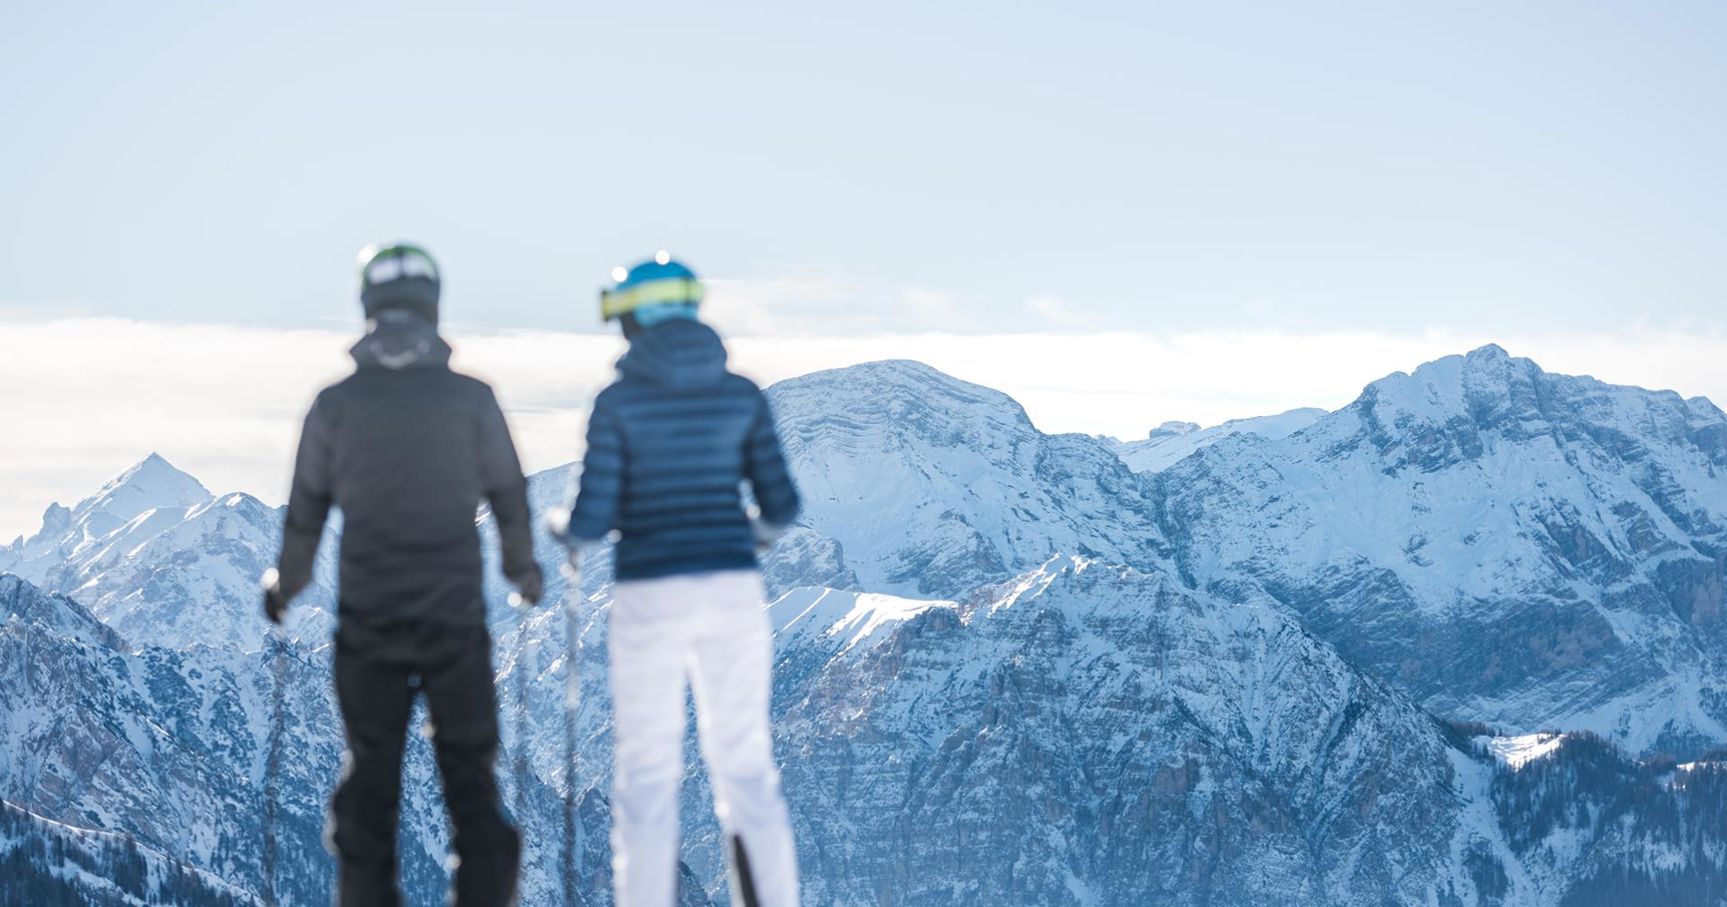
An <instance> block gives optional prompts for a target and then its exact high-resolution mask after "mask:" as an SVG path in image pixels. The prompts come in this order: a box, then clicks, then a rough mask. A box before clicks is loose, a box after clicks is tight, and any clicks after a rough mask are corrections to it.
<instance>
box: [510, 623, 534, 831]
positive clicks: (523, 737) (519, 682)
mask: <svg viewBox="0 0 1727 907" xmlns="http://www.w3.org/2000/svg"><path fill="white" fill-rule="evenodd" d="M510 604H511V605H513V606H515V608H516V615H517V616H518V617H519V618H521V619H520V620H519V621H517V623H516V826H517V830H518V831H526V825H527V821H528V782H529V780H530V779H531V778H532V777H533V762H532V760H531V759H529V758H528V733H529V728H530V726H531V725H530V722H529V718H528V711H529V710H528V695H529V691H528V675H529V673H531V672H532V671H533V666H534V664H536V663H537V662H538V661H539V649H540V645H539V641H538V639H537V638H536V637H534V636H533V635H532V634H531V633H529V632H528V620H527V617H528V607H529V606H528V605H527V603H526V602H524V601H523V600H522V597H521V595H519V594H516V593H512V594H511V595H510ZM525 840H526V836H525V835H524V843H525Z"/></svg>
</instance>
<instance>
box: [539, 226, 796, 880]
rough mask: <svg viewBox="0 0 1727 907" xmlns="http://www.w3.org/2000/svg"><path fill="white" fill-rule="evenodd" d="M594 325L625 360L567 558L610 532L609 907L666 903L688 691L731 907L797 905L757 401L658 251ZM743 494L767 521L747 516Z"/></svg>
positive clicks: (766, 432)
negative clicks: (771, 706)
mask: <svg viewBox="0 0 1727 907" xmlns="http://www.w3.org/2000/svg"><path fill="white" fill-rule="evenodd" d="M612 276H613V278H614V279H615V281H616V282H615V285H614V286H613V287H612V288H611V289H609V290H606V291H603V292H602V293H601V313H602V315H603V317H604V318H605V319H606V320H608V321H612V320H615V321H618V322H619V323H620V324H621V325H622V327H623V331H624V336H625V337H627V338H628V339H629V342H630V348H629V352H628V353H627V354H625V355H624V357H623V358H622V359H620V360H619V361H618V379H617V380H616V381H615V382H613V383H612V384H611V386H609V387H607V388H606V389H605V390H604V391H602V392H601V393H600V395H599V396H598V397H597V398H596V399H595V401H594V408H593V414H592V415H591V416H590V417H589V420H588V449H587V453H586V455H585V457H584V458H583V461H582V473H581V480H580V482H579V485H578V488H577V494H576V499H575V502H574V504H573V505H571V507H570V509H569V512H568V514H567V524H565V523H564V519H563V518H554V526H553V531H554V533H555V534H557V535H558V536H559V537H561V538H562V539H563V540H564V541H565V544H566V545H568V546H570V548H571V558H572V561H571V562H572V564H574V563H575V559H576V555H577V553H578V552H579V550H580V546H581V545H582V543H591V542H598V541H600V540H602V539H604V538H606V537H607V536H609V535H611V534H612V533H613V532H614V531H615V532H616V533H617V536H616V538H617V546H616V549H615V553H614V554H615V557H614V560H615V564H616V580H617V584H616V588H615V590H614V592H613V597H612V610H611V618H610V621H611V622H610V637H611V662H610V670H609V674H610V680H611V688H612V698H613V709H614V713H615V726H614V736H615V741H616V753H615V760H616V764H615V772H614V780H613V794H612V860H613V876H614V885H615V889H616V901H617V904H618V907H670V905H671V904H672V901H673V897H674V893H675V882H676V878H677V863H678V790H679V787H680V784H681V781H682V777H683V737H684V690H685V685H686V683H687V684H688V686H689V689H690V690H691V692H692V693H693V695H694V697H695V703H696V712H697V721H696V727H697V733H698V736H699V738H700V741H701V750H702V758H703V759H704V760H705V761H706V763H707V767H708V775H709V778H710V779H711V781H712V784H713V790H714V812H715V815H716V816H717V817H718V818H719V821H720V826H721V828H722V829H723V830H724V832H725V834H726V837H727V841H728V847H727V856H728V857H729V858H730V860H731V862H732V874H731V877H732V886H733V892H732V893H733V898H732V902H733V903H734V904H738V905H750V907H754V905H758V904H759V905H762V907H794V905H796V904H797V900H798V878H797V857H796V853H795V851H794V848H793V845H792V836H791V828H790V823H789V821H788V818H787V814H786V806H785V800H784V798H783V796H782V794H781V791H780V776H779V769H778V768H777V766H776V765H775V763H774V759H773V750H772V742H773V741H772V735H771V733H770V729H769V718H768V698H769V691H770V688H771V683H770V677H769V668H770V665H771V659H772V639H771V635H770V631H769V627H768V621H767V615H766V613H765V612H764V610H763V590H762V581H761V574H760V570H759V568H758V565H757V562H756V552H757V550H758V548H760V547H762V546H765V545H767V544H770V543H771V542H772V540H773V539H774V538H775V537H777V536H778V534H779V533H781V532H783V531H784V530H785V528H786V527H787V526H788V525H789V524H790V523H791V521H792V520H793V519H794V518H796V516H797V514H798V496H797V490H796V489H795V488H794V487H793V485H792V481H791V477H790V475H789V474H788V472H787V470H786V464H785V459H784V457H783V456H782V455H781V452H780V442H779V437H778V435H777V434H776V432H775V430H774V419H773V414H772V413H771V412H770V411H769V409H768V403H767V399H766V397H764V396H763V394H762V392H761V390H760V389H759V388H757V387H756V385H755V384H754V383H753V382H751V381H750V380H749V379H748V378H744V377H742V376H739V375H735V374H732V373H731V372H728V371H727V370H726V349H725V346H724V345H723V344H722V343H721V342H720V338H719V335H717V334H715V333H714V331H713V329H712V328H709V327H708V326H707V325H705V324H702V323H701V322H700V321H698V320H697V319H696V310H697V306H698V305H699V304H700V303H701V299H702V286H701V283H700V282H699V281H698V280H697V279H696V275H695V274H694V273H693V272H692V271H690V269H689V268H686V267H684V266H683V265H681V264H679V263H678V262H676V261H673V260H672V259H671V257H670V256H669V255H667V254H666V253H664V252H661V253H659V254H658V255H656V256H655V257H654V258H653V259H652V260H650V261H645V262H642V263H641V264H638V265H636V266H635V267H633V268H629V269H627V270H626V269H623V268H619V269H617V270H615V271H614V272H613V275H612ZM746 481H747V482H748V483H749V486H750V489H751V491H752V493H753V495H754V497H755V501H756V505H757V507H758V508H759V515H756V516H752V515H750V514H749V513H748V512H746V510H745V506H744V500H743V495H742V491H741V487H742V485H743V483H744V482H746Z"/></svg>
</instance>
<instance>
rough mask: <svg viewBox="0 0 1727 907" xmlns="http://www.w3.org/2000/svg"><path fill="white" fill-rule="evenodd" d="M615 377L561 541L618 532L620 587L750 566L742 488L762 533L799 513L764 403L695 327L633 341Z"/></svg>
mask: <svg viewBox="0 0 1727 907" xmlns="http://www.w3.org/2000/svg"><path fill="white" fill-rule="evenodd" d="M618 373H619V377H618V380H617V381H615V382H613V383H612V384H611V386H610V387H607V388H606V389H605V390H604V391H601V392H600V395H599V397H597V398H596V399H595V400H594V411H593V415H592V416H591V417H590V418H589V420H588V451H587V455H586V456H585V457H584V458H583V460H582V478H581V483H580V485H579V487H578V490H577V494H576V502H575V505H574V506H573V507H572V508H571V513H570V528H569V535H570V536H571V537H572V538H574V539H582V540H589V541H593V540H598V539H601V538H604V537H605V536H607V535H608V534H609V533H611V531H612V530H614V529H616V530H617V531H618V533H619V537H618V544H617V556H616V570H617V578H618V579H619V580H632V579H650V578H654V577H661V576H672V575H676V574H686V573H705V572H709V571H714V570H738V569H749V568H753V567H755V566H757V564H756V556H755V548H756V533H755V530H754V528H753V527H752V526H751V525H750V521H749V518H748V516H746V515H745V513H744V507H743V493H742V484H743V482H745V481H746V480H747V481H748V482H749V483H750V488H751V490H752V492H753V493H754V495H755V499H756V503H757V506H758V507H760V509H761V520H762V522H763V523H764V524H766V525H767V526H768V527H770V528H778V527H783V526H786V525H788V524H790V523H791V521H792V520H793V519H795V518H796V517H797V515H798V494H797V489H796V488H795V487H794V486H793V485H792V480H791V476H790V474H789V473H788V472H787V471H786V464H785V458H784V456H783V455H782V454H781V452H780V441H779V436H778V435H777V434H776V433H775V431H774V419H773V413H771V412H770V411H769V410H768V402H767V398H766V397H764V396H763V395H762V392H761V390H760V389H759V388H757V387H756V386H755V383H754V382H752V381H750V380H749V379H748V378H744V377H742V376H740V375H734V374H732V373H730V372H728V371H726V348H725V346H724V345H723V344H722V343H721V342H720V338H719V335H718V334H715V333H714V332H713V329H712V328H709V327H708V326H707V325H704V324H702V323H700V322H697V321H690V320H675V321H667V322H663V323H661V324H658V325H655V326H653V327H651V328H648V329H647V330H645V331H643V332H642V333H641V334H638V335H637V336H636V338H635V339H634V340H633V341H632V342H631V343H630V350H629V352H628V353H627V354H625V356H624V357H623V358H622V359H620V360H618Z"/></svg>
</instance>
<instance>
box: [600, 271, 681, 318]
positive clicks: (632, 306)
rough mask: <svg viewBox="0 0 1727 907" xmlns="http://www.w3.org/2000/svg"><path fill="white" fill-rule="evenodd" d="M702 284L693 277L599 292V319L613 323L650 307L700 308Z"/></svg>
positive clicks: (652, 281)
mask: <svg viewBox="0 0 1727 907" xmlns="http://www.w3.org/2000/svg"><path fill="white" fill-rule="evenodd" d="M701 301H702V284H701V281H699V280H696V279H695V278H693V277H672V278H665V279H661V280H650V281H646V282H644V283H638V284H635V285H633V286H628V287H620V288H618V289H616V290H601V291H600V318H601V320H604V321H613V320H616V319H618V318H621V317H623V316H624V315H625V314H627V313H629V312H633V311H635V310H636V309H638V308H642V307H644V306H650V305H666V304H671V305H677V304H685V305H700V304H701Z"/></svg>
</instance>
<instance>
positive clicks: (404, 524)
mask: <svg viewBox="0 0 1727 907" xmlns="http://www.w3.org/2000/svg"><path fill="white" fill-rule="evenodd" d="M386 314H387V315H390V314H391V313H386ZM350 352H351V354H352V355H353V357H354V362H355V363H356V365H357V366H358V367H357V368H356V369H355V371H354V374H353V375H351V376H349V377H348V378H347V379H345V380H343V381H341V382H339V383H337V384H334V385H331V386H330V387H327V388H325V389H324V390H323V391H322V392H321V393H319V394H318V398H317V400H316V401H315V402H314V403H313V404H312V410H311V412H309V413H307V414H306V424H305V429H304V430H303V432H302V433H301V435H300V448H299V454H298V457H297V459H296V462H295V464H294V487H293V490H292V491H291V493H290V494H289V498H288V516H287V521H286V525H285V527H284V529H283V536H282V556H281V563H280V564H279V565H278V567H277V571H278V573H279V575H280V582H281V588H282V593H283V595H285V596H286V597H287V598H288V599H289V600H290V601H291V600H292V599H293V597H294V596H295V595H297V594H298V593H299V592H300V591H301V590H303V589H304V588H305V587H306V585H307V584H308V583H309V582H311V579H312V563H313V560H314V558H315V556H316V554H317V551H318V540H319V538H320V537H321V536H322V535H323V530H324V520H325V518H326V517H327V516H328V515H329V512H330V508H331V506H332V505H334V506H335V507H337V508H339V509H340V510H341V514H342V516H341V520H342V530H341V531H342V541H341V578H340V583H339V586H340V591H339V595H340V604H339V607H340V611H341V615H342V617H343V618H344V619H347V618H352V617H359V618H364V619H367V620H377V619H399V618H409V619H423V620H431V621H437V622H441V623H451V624H476V623H483V622H484V621H485V615H486V606H485V601H484V598H483V596H482V593H481V561H480V539H479V530H478V529H477V526H476V520H475V516H476V511H477V509H478V507H479V505H480V503H481V502H482V501H485V502H487V503H490V504H491V507H492V513H493V515H494V516H495V517H496V519H497V525H498V534H499V536H500V540H501V542H502V548H503V561H504V574H505V575H506V576H507V577H509V578H510V580H511V581H513V582H517V583H518V584H520V582H521V581H522V580H523V579H525V578H527V577H529V576H530V575H537V573H538V570H539V567H538V566H537V565H536V564H535V563H534V559H533V533H532V529H531V525H530V517H529V513H528V496H527V481H526V480H525V479H524V478H523V477H522V467H521V464H520V462H519V461H518V460H517V458H516V448H515V445H514V444H513V443H512V442H511V440H510V432H509V429H508V428H507V427H506V426H505V424H504V415H503V412H502V411H501V410H500V409H499V408H498V402H497V399H496V398H495V397H494V396H493V395H492V389H491V388H490V387H488V386H487V385H486V384H485V383H484V382H481V381H478V380H476V379H473V378H470V377H467V376H466V375H459V374H457V373H455V372H453V371H451V370H450V365H449V362H450V347H449V346H448V345H447V344H446V343H444V341H443V339H442V338H440V337H439V336H438V333H437V329H436V328H435V327H434V326H433V325H432V324H431V323H430V322H427V321H425V320H422V319H420V318H417V317H414V316H411V315H406V314H393V316H392V317H386V318H384V319H382V320H380V321H378V322H377V325H376V327H375V328H374V329H373V330H372V331H371V332H369V333H368V334H367V335H366V336H365V337H364V338H362V339H361V340H360V342H359V343H357V344H355V345H354V348H353V349H352V350H351V351H350Z"/></svg>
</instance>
